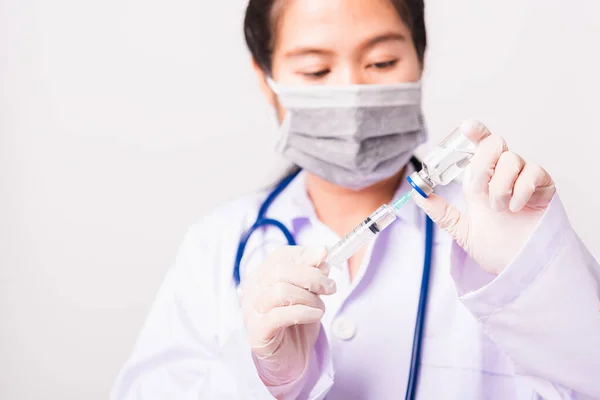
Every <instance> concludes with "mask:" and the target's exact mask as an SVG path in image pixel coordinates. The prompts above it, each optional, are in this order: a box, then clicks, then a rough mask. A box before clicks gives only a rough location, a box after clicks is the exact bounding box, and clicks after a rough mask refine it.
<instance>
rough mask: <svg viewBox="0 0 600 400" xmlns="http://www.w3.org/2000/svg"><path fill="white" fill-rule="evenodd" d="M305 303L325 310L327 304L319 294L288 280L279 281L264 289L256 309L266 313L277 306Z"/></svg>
mask: <svg viewBox="0 0 600 400" xmlns="http://www.w3.org/2000/svg"><path fill="white" fill-rule="evenodd" d="M295 304H303V305H305V306H309V307H312V308H319V309H321V310H323V311H325V304H324V303H323V300H321V298H320V297H319V296H317V295H316V294H314V293H311V292H309V291H308V290H306V289H301V288H299V287H298V286H294V285H292V284H289V283H287V282H279V283H276V284H275V285H273V286H271V287H269V288H268V289H267V290H264V291H263V292H262V293H261V294H260V297H259V298H258V300H257V304H256V310H257V311H258V312H259V313H261V314H265V313H267V312H269V311H271V310H272V309H273V308H275V307H288V306H292V305H295Z"/></svg>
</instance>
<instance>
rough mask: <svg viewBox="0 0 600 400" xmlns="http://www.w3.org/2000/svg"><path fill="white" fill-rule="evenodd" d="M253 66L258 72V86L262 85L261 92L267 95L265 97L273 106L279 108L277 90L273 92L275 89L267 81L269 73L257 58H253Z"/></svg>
mask: <svg viewBox="0 0 600 400" xmlns="http://www.w3.org/2000/svg"><path fill="white" fill-rule="evenodd" d="M252 68H253V69H254V73H255V74H256V78H257V79H258V86H259V87H260V90H261V92H262V93H263V95H264V96H265V99H266V100H267V102H268V103H269V104H270V105H271V106H273V107H274V108H277V105H278V103H277V95H276V94H275V92H273V90H272V89H271V87H270V86H269V84H268V83H267V78H268V77H267V74H266V73H265V72H264V71H263V70H262V69H261V68H260V67H259V66H258V64H257V63H256V60H254V59H252Z"/></svg>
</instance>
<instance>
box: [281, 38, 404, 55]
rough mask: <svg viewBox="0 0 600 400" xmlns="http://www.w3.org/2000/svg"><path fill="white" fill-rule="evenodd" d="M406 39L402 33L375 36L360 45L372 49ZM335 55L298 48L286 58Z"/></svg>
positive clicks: (329, 51)
mask: <svg viewBox="0 0 600 400" xmlns="http://www.w3.org/2000/svg"><path fill="white" fill-rule="evenodd" d="M405 41H406V37H405V36H404V35H402V34H400V33H393V32H390V33H384V34H382V35H378V36H375V37H373V38H371V39H369V40H367V41H366V42H365V43H363V44H361V45H360V48H361V49H363V50H364V49H370V48H372V47H375V46H377V45H378V44H381V43H385V42H405ZM332 53H333V51H332V50H327V49H323V48H319V47H297V48H295V49H292V50H290V51H288V52H287V53H285V57H286V58H294V57H300V56H306V55H321V56H323V55H325V56H326V55H331V54H332Z"/></svg>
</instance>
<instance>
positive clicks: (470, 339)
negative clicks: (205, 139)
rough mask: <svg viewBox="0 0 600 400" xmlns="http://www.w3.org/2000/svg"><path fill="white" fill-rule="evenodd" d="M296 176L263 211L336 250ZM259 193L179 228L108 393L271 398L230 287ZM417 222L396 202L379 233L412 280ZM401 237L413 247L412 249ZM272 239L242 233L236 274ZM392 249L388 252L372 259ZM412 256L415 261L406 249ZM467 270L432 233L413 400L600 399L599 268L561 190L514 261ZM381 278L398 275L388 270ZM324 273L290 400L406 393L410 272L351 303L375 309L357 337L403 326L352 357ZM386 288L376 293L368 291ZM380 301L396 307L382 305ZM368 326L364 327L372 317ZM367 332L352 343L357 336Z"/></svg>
mask: <svg viewBox="0 0 600 400" xmlns="http://www.w3.org/2000/svg"><path fill="white" fill-rule="evenodd" d="M296 181H297V182H296ZM296 181H295V182H292V185H290V187H288V188H287V189H286V190H285V191H284V192H283V193H282V194H281V195H280V197H279V198H278V199H277V200H276V201H275V203H274V204H273V205H272V207H271V209H270V210H269V212H268V215H269V216H271V217H273V218H277V219H279V220H281V221H282V222H283V223H285V224H286V226H288V227H291V226H295V225H296V224H297V223H298V219H296V217H297V216H298V215H308V219H309V220H310V221H311V223H310V224H309V226H308V227H305V228H302V229H303V230H302V229H299V232H300V233H298V234H297V241H298V242H299V244H319V245H323V244H332V243H334V242H335V240H336V239H337V238H336V237H335V235H332V233H331V232H329V233H327V232H326V231H327V230H326V229H325V228H323V226H322V224H321V226H319V224H320V223H319V221H318V220H316V217H315V216H314V210H312V206H311V205H310V202H309V201H308V200H307V198H306V195H305V190H304V188H303V178H302V176H300V177H298V178H296ZM439 189H440V194H441V195H442V196H444V197H445V198H448V199H454V200H455V201H454V202H455V203H457V202H458V203H460V197H461V195H462V192H460V190H459V189H457V187H456V186H454V185H451V186H449V187H446V188H439ZM265 195H266V194H265V193H258V194H254V195H251V196H248V197H245V198H243V199H240V200H237V201H235V202H233V203H230V204H228V205H225V206H223V207H220V208H219V209H218V210H216V211H214V212H213V213H211V214H210V215H208V216H206V217H204V218H202V219H201V220H200V221H199V222H198V223H197V224H195V225H194V226H192V228H191V229H190V230H189V232H188V233H187V235H186V237H185V240H184V242H183V245H182V246H181V249H180V252H179V255H178V257H177V259H176V262H175V265H174V266H173V267H172V268H171V269H169V271H168V272H167V275H166V278H165V281H164V283H163V285H162V287H161V289H160V291H159V293H158V295H157V298H156V300H155V301H154V304H153V305H152V309H151V311H150V315H149V316H148V319H147V321H146V323H145V325H144V327H143V329H142V332H141V334H140V336H139V338H138V340H137V343H136V345H135V348H134V350H133V354H132V355H131V357H130V358H129V360H128V361H127V363H126V365H125V366H124V367H123V369H122V371H121V373H120V374H119V377H118V379H117V381H116V383H115V386H114V390H113V393H112V396H113V398H115V399H123V400H125V399H128V400H133V399H145V400H152V399H182V400H184V399H268V398H271V396H270V393H269V391H268V390H267V389H266V388H265V387H264V385H263V384H262V382H261V381H260V379H259V377H258V375H257V373H256V370H255V367H254V364H253V362H252V360H251V357H250V349H249V345H248V343H247V340H246V337H245V333H244V326H243V322H242V315H241V311H240V307H239V301H238V294H237V291H236V288H235V287H234V285H233V281H232V270H233V263H234V257H235V253H236V250H237V246H238V242H239V238H240V236H241V235H242V233H243V232H244V231H245V230H246V229H248V227H249V226H250V225H251V224H252V223H253V222H254V219H255V218H256V214H257V211H258V208H259V207H260V204H261V202H262V201H263V200H264V198H265ZM421 216H422V214H421V213H420V211H419V210H418V209H417V207H416V206H414V205H411V206H407V207H406V211H405V215H404V219H403V221H397V222H396V223H394V224H393V225H392V226H391V227H390V228H388V230H391V231H390V234H389V236H388V237H389V238H392V239H393V238H396V237H398V238H403V239H402V240H403V242H402V243H406V242H408V243H409V246H405V247H403V248H402V252H400V253H398V254H397V255H395V256H394V259H404V258H403V257H408V259H406V260H407V261H406V262H407V263H409V265H412V266H414V268H405V271H409V272H406V273H412V272H410V271H417V272H418V271H419V270H420V267H421V261H418V263H417V265H415V262H416V261H415V260H421V259H422V251H423V249H422V246H421V244H420V243H421V242H422V234H419V233H415V232H417V230H418V229H421V228H422V227H418V226H416V225H415V226H411V225H410V223H411V221H416V220H419V221H422V218H421ZM403 224H404V225H403ZM396 225H397V226H396ZM294 229H295V228H294ZM394 229H395V231H394ZM403 229H404V230H403ZM324 232H325V233H324ZM386 232H387V231H386ZM412 238H418V239H415V242H414V243H412V242H411V240H412ZM392 239H388V240H392ZM377 240H380V239H377ZM281 244H285V242H284V240H283V236H282V235H281V233H280V232H278V231H276V230H274V229H267V230H265V231H262V232H259V233H257V234H256V235H255V236H253V238H252V240H251V241H250V243H249V245H248V249H247V252H246V255H245V258H244V264H243V269H242V279H243V276H244V275H245V274H246V273H247V271H248V270H249V269H251V268H253V267H255V266H256V265H258V264H259V263H260V262H261V261H262V260H263V259H264V258H265V257H266V256H267V254H268V253H269V251H270V250H271V249H272V248H274V247H275V246H277V245H281ZM394 248H396V247H395V246H392V245H391V244H388V245H387V247H386V248H385V249H384V250H381V251H386V252H387V251H393V249H394ZM410 248H414V254H412V253H411V251H409V250H407V249H410ZM371 252H373V246H371V247H370V248H369V250H368V252H367V253H368V254H367V255H366V256H365V258H366V259H367V260H368V259H369V258H370V257H372V255H371V254H370V253H371ZM411 257H412V258H411ZM367 262H368V261H367ZM472 264H473V263H472V261H470V259H468V257H466V256H465V254H464V253H463V252H462V251H461V250H460V249H458V247H457V246H456V244H454V243H452V241H451V240H450V239H449V237H448V236H446V235H445V234H444V233H443V232H441V231H439V230H437V229H436V249H435V252H434V267H435V268H434V272H432V274H433V275H432V278H431V284H430V296H429V303H428V311H427V322H426V332H425V336H424V339H423V353H422V358H421V372H420V379H419V389H418V398H419V399H480V398H481V399H483V398H485V399H531V398H536V396H542V397H543V398H548V399H587V398H597V399H600V300H599V298H600V267H599V266H598V263H597V262H596V261H595V260H594V258H593V257H592V256H591V255H590V253H589V252H588V251H587V250H586V248H585V247H584V245H583V244H582V243H581V241H580V240H579V238H578V237H577V236H576V234H575V232H574V231H573V230H572V229H571V227H570V225H569V222H568V219H567V217H566V215H565V213H564V210H563V207H562V204H561V202H560V199H559V198H558V196H556V197H555V198H554V199H553V201H552V203H551V205H550V207H549V208H548V210H547V212H546V215H545V216H544V217H543V219H542V221H541V222H540V225H539V226H538V228H537V230H536V232H535V233H534V234H533V236H532V237H531V238H530V240H529V242H528V243H527V244H526V245H525V247H524V248H523V249H522V251H521V254H519V255H518V256H517V258H516V259H515V260H514V261H513V263H512V264H511V265H509V267H508V268H507V269H506V270H505V271H504V272H502V273H501V274H500V275H499V276H498V277H496V278H494V279H492V278H490V277H486V276H485V274H484V273H483V274H482V273H481V271H480V270H478V266H475V265H472ZM381 268H382V270H383V267H381ZM396 270H397V269H396ZM386 271H391V272H390V273H395V272H393V271H395V269H393V268H388V269H386ZM417 272H415V274H416V273H417ZM332 274H334V275H332V277H333V278H334V279H336V281H338V294H336V295H334V296H332V297H331V298H327V299H324V301H325V304H326V306H327V312H326V314H325V317H324V319H323V330H322V335H321V336H322V337H320V339H319V341H318V343H317V346H316V349H315V352H316V353H315V354H316V356H318V358H319V359H320V365H314V364H315V363H314V362H313V365H311V369H312V372H311V377H310V378H309V379H308V380H307V384H306V388H305V389H304V390H303V391H302V392H301V393H299V394H298V397H299V398H309V399H321V398H324V397H325V396H326V395H328V397H327V398H334V399H338V398H399V397H403V396H404V390H405V389H404V388H405V382H406V376H407V373H408V371H407V367H405V365H407V363H408V360H409V359H410V354H409V351H410V345H411V344H412V336H411V335H410V337H409V336H407V334H406V331H404V330H403V329H407V331H408V332H411V333H412V329H413V326H412V325H410V326H406V325H408V324H407V322H406V321H414V318H413V317H414V310H415V308H416V297H417V296H416V295H415V293H416V291H418V285H419V283H420V275H418V274H417V275H415V276H414V277H412V276H409V275H406V276H404V277H403V278H399V277H393V276H392V277H386V279H385V280H386V281H387V282H388V283H386V285H387V287H388V288H389V287H393V285H396V284H398V285H401V283H402V282H404V281H407V282H408V284H407V286H406V290H402V291H400V290H397V291H396V293H395V294H394V296H395V297H396V298H395V299H392V300H389V299H388V300H385V299H383V300H382V303H381V304H378V303H377V301H378V300H377V294H371V295H369V296H371V297H368V296H367V295H364V296H363V297H364V298H361V299H360V301H361V302H363V303H362V304H367V305H370V304H372V305H373V308H374V309H373V310H372V314H371V315H372V317H370V316H364V315H362V316H361V314H358V311H357V314H356V317H355V321H356V322H357V323H358V326H359V329H363V330H362V331H360V332H361V333H364V332H366V330H365V329H366V328H361V326H365V324H366V326H368V325H369V323H370V322H371V321H368V320H367V321H365V320H366V319H368V318H374V319H375V318H376V316H377V315H381V314H384V315H398V316H399V318H397V320H400V321H401V323H400V324H399V325H390V326H389V329H388V328H386V327H384V326H382V329H388V330H389V331H390V333H389V339H386V338H387V336H382V337H380V336H377V337H378V338H380V339H378V341H387V343H373V344H372V345H370V346H372V347H367V348H368V349H369V350H367V351H364V352H360V351H357V350H354V349H353V348H352V347H344V346H351V343H352V340H356V341H357V342H359V339H360V337H359V335H357V336H356V338H354V339H351V340H350V341H346V342H344V341H337V342H336V340H337V339H336V335H337V336H340V332H335V330H333V328H332V326H334V325H335V324H334V322H335V319H336V318H337V317H336V316H337V315H338V314H339V312H340V310H341V309H342V306H341V304H342V303H343V301H345V300H344V299H345V297H347V296H350V295H352V294H351V291H352V290H351V289H352V285H353V283H352V282H349V280H348V279H347V276H345V275H344V273H343V272H339V271H338V272H332ZM335 274H338V275H335ZM419 274H420V272H419ZM473 277H475V278H473ZM477 281H479V283H477ZM482 282H483V283H482ZM370 284H373V285H374V284H376V283H370ZM415 286H416V287H417V288H416V289H414V293H413V289H411V288H412V287H415ZM399 287H401V286H399ZM384 291H385V286H382V287H381V289H378V290H377V291H375V292H373V293H380V292H384ZM405 292H406V293H408V294H407V295H406V296H405ZM410 293H412V294H410ZM354 295H356V293H355V294H354ZM336 296H337V297H336ZM405 297H406V298H405ZM390 301H393V303H392V304H388V305H387V307H386V306H385V304H386V302H387V303H390ZM350 310H351V308H350ZM405 310H406V311H405ZM348 312H350V311H348ZM411 313H413V314H411ZM390 320H396V319H393V318H390ZM378 321H380V320H374V321H373V324H379V323H382V322H378ZM361 323H362V325H361ZM374 332H375V333H373V335H379V334H380V333H381V332H380V330H379V331H374ZM341 333H342V336H343V335H344V334H347V333H348V332H341ZM352 333H353V332H351V334H350V336H352ZM384 333H385V332H384ZM382 334H383V333H382ZM386 334H387V333H386ZM364 336H367V335H366V334H365V335H363V339H360V340H367V341H368V340H369V338H368V337H367V338H364ZM381 338H383V339H381ZM394 338H397V339H394ZM409 339H410V340H409ZM396 342H397V343H398V345H399V346H400V347H399V349H402V350H401V351H400V350H399V351H398V352H399V353H400V354H398V355H395V356H392V355H390V356H389V359H388V358H386V357H387V356H386V348H385V347H386V346H393V344H395V343H396ZM400 342H402V343H400ZM405 342H406V343H405ZM336 343H337V344H336ZM365 343H369V342H365ZM344 349H346V350H344ZM317 353H318V354H317ZM389 353H390V354H391V353H392V352H389ZM370 357H373V358H372V359H373V360H378V361H377V366H376V367H373V366H372V365H368V360H369V359H370ZM377 357H380V358H377ZM394 357H396V358H394ZM361 360H362V362H361ZM334 361H335V362H334ZM400 364H401V365H402V366H401V367H399V366H398V365H400ZM365 365H367V366H365ZM364 368H369V369H373V368H378V373H377V374H374V375H373V376H372V377H371V378H368V379H367V378H365V380H364V383H362V384H364V386H365V388H366V389H365V393H370V394H369V395H367V394H363V395H359V394H358V392H354V393H356V396H353V395H352V394H351V393H352V392H349V391H348V388H350V387H351V385H352V381H353V380H354V381H357V380H360V379H361V378H360V377H361V376H363V375H364V376H366V370H365V369H364ZM367 389H368V390H367ZM349 393H350V394H349ZM365 396H367V397H365Z"/></svg>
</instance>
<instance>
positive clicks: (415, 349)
mask: <svg viewBox="0 0 600 400" xmlns="http://www.w3.org/2000/svg"><path fill="white" fill-rule="evenodd" d="M410 161H411V163H412V164H413V165H414V167H415V169H417V170H418V169H420V168H421V163H420V162H419V161H418V160H417V159H416V158H414V157H413V158H412V159H411V160H410ZM299 172H300V170H298V171H296V172H294V173H293V174H291V175H289V176H287V177H286V178H284V179H283V180H282V181H281V182H279V184H278V185H277V186H276V187H275V189H273V191H272V192H271V193H270V194H269V195H268V196H267V198H266V199H265V201H264V202H263V204H262V205H261V207H260V209H259V211H258V216H257V217H256V221H255V222H254V224H253V225H252V226H251V227H250V229H248V231H246V233H244V234H243V235H242V237H241V239H240V244H239V246H238V250H237V254H236V256H235V265H234V267H233V280H234V282H235V285H236V286H238V285H239V284H240V264H241V262H242V257H243V256H244V250H246V245H247V244H248V240H249V239H250V236H251V235H252V234H253V233H254V232H255V231H256V230H257V229H259V228H262V227H266V226H274V227H276V228H278V229H279V230H280V231H281V233H283V235H284V236H285V238H286V239H287V241H288V244H289V245H290V246H295V245H296V240H295V239H294V236H293V235H292V233H291V232H290V231H289V230H288V229H287V228H286V226H285V225H284V224H282V223H281V222H280V221H277V220H276V219H272V218H268V217H266V214H267V211H268V210H269V207H270V206H271V204H272V203H273V201H275V199H276V198H277V196H279V195H280V194H281V192H283V191H284V190H285V188H286V187H287V186H288V185H289V184H290V182H291V181H292V180H294V178H295V177H296V176H297V175H298V173H299ZM432 248H433V221H432V220H431V218H429V217H426V221H425V256H424V260H423V277H422V278H421V292H420V295H419V306H418V309H417V318H416V321H415V332H414V335H413V346H412V354H411V359H410V373H409V375H408V385H407V387H406V396H405V399H406V400H413V399H414V398H415V396H416V392H417V379H418V376H419V360H420V358H421V338H422V336H423V327H424V325H425V309H426V306H427V292H428V289H429V275H430V272H431V252H432Z"/></svg>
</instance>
